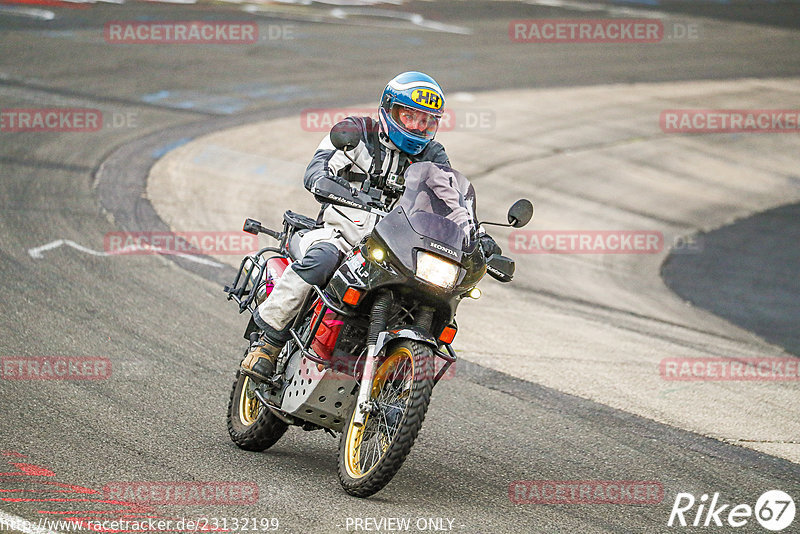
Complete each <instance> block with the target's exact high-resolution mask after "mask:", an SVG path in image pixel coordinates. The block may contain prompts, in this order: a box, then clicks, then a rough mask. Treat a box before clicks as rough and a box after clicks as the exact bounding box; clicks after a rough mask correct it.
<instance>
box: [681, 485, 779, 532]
mask: <svg viewBox="0 0 800 534" xmlns="http://www.w3.org/2000/svg"><path fill="white" fill-rule="evenodd" d="M695 504H697V509H696V510H693V508H694V507H695ZM794 515H795V504H794V500H793V499H792V497H791V496H790V495H789V494H788V493H786V492H783V491H780V490H770V491H767V492H764V494H762V495H761V496H760V497H759V498H758V500H757V501H756V505H755V507H751V506H750V505H749V504H737V505H731V504H728V503H724V502H723V501H722V500H721V499H720V496H719V493H714V495H713V496H712V497H711V501H710V502H708V494H705V493H704V494H703V495H701V496H700V499H699V501H698V500H697V499H695V496H694V495H692V494H691V493H678V494H677V495H676V496H675V503H674V504H673V505H672V512H671V513H670V514H669V521H667V526H668V527H673V526H674V527H685V526H693V527H700V526H702V527H722V526H728V527H733V528H737V527H743V526H745V525H746V524H747V523H748V522H749V521H750V520H751V519H752V518H753V517H755V518H756V521H758V523H759V524H760V525H761V526H762V527H764V528H765V529H767V530H770V531H772V532H779V531H781V530H784V529H785V528H786V527H788V526H789V525H791V524H792V522H793V521H794ZM793 532H794V531H793Z"/></svg>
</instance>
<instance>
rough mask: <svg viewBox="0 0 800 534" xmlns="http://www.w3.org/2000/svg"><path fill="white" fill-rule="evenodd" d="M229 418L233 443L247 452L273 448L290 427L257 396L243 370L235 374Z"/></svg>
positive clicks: (229, 403)
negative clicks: (263, 404) (262, 403)
mask: <svg viewBox="0 0 800 534" xmlns="http://www.w3.org/2000/svg"><path fill="white" fill-rule="evenodd" d="M227 419H228V434H230V436H231V440H233V442H234V443H235V444H236V445H237V446H238V447H239V448H241V449H244V450H246V451H257V452H258V451H263V450H265V449H268V448H270V447H272V446H273V445H275V443H277V441H278V440H279V439H281V436H283V434H284V432H286V429H287V428H288V426H289V425H287V424H286V423H284V422H283V421H281V420H280V419H278V418H277V417H275V414H273V413H272V412H271V411H270V410H269V409H267V408H265V407H264V406H262V405H261V401H259V400H258V398H257V397H256V395H255V384H254V383H253V381H252V380H251V379H250V377H248V376H247V375H245V374H243V373H242V371H241V369H240V370H238V371H236V380H234V382H233V388H232V389H231V397H230V401H229V402H228V417H227Z"/></svg>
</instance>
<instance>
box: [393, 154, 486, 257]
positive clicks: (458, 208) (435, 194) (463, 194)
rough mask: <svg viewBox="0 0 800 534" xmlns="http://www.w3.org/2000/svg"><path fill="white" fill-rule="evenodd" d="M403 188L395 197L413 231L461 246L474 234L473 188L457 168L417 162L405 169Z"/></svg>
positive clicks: (469, 243) (468, 243)
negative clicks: (398, 197)
mask: <svg viewBox="0 0 800 534" xmlns="http://www.w3.org/2000/svg"><path fill="white" fill-rule="evenodd" d="M405 186H406V188H405V190H404V191H403V196H401V197H400V199H399V200H398V201H397V205H396V206H395V207H397V208H403V211H405V213H406V214H407V216H408V220H409V222H410V223H411V226H412V227H413V228H414V231H415V232H417V233H418V234H421V235H425V236H428V237H431V238H433V239H436V240H437V241H440V242H442V243H447V244H448V245H450V246H452V247H455V248H457V249H458V250H464V249H465V248H471V241H470V240H471V239H472V237H473V236H474V235H475V232H474V230H475V229H476V227H475V226H476V222H475V190H474V189H473V188H472V184H470V183H469V180H467V178H466V177H465V176H464V175H463V174H461V173H460V172H458V171H456V170H454V169H451V168H450V167H447V166H445V165H439V164H435V163H431V162H427V161H426V162H419V163H414V164H413V165H411V166H409V168H408V169H407V170H406V173H405Z"/></svg>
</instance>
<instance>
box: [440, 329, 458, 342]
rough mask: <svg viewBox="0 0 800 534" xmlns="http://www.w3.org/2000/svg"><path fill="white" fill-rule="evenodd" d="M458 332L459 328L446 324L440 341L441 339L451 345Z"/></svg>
mask: <svg viewBox="0 0 800 534" xmlns="http://www.w3.org/2000/svg"><path fill="white" fill-rule="evenodd" d="M456 332H457V330H456V329H455V328H453V327H452V326H445V327H444V330H442V333H441V334H439V341H441V342H442V343H444V344H445V345H449V344H450V343H452V342H453V340H454V339H455V337H456Z"/></svg>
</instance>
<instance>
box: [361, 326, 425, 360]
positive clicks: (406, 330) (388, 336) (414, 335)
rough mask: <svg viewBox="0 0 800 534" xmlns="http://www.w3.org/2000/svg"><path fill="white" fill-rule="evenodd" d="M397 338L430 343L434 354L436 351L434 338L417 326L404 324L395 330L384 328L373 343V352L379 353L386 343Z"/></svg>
mask: <svg viewBox="0 0 800 534" xmlns="http://www.w3.org/2000/svg"><path fill="white" fill-rule="evenodd" d="M397 339H411V340H413V341H419V342H420V343H425V344H426V345H430V347H431V348H432V349H433V351H434V354H435V353H436V352H438V349H439V343H437V341H436V338H434V337H433V336H432V335H430V334H429V333H428V332H426V331H425V330H423V329H422V328H420V327H418V326H406V327H403V328H399V329H397V330H385V331H383V332H381V333H380V334H378V341H377V342H376V343H375V354H380V353H381V351H382V350H383V349H384V348H386V345H388V344H389V343H391V342H392V341H395V340H397Z"/></svg>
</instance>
